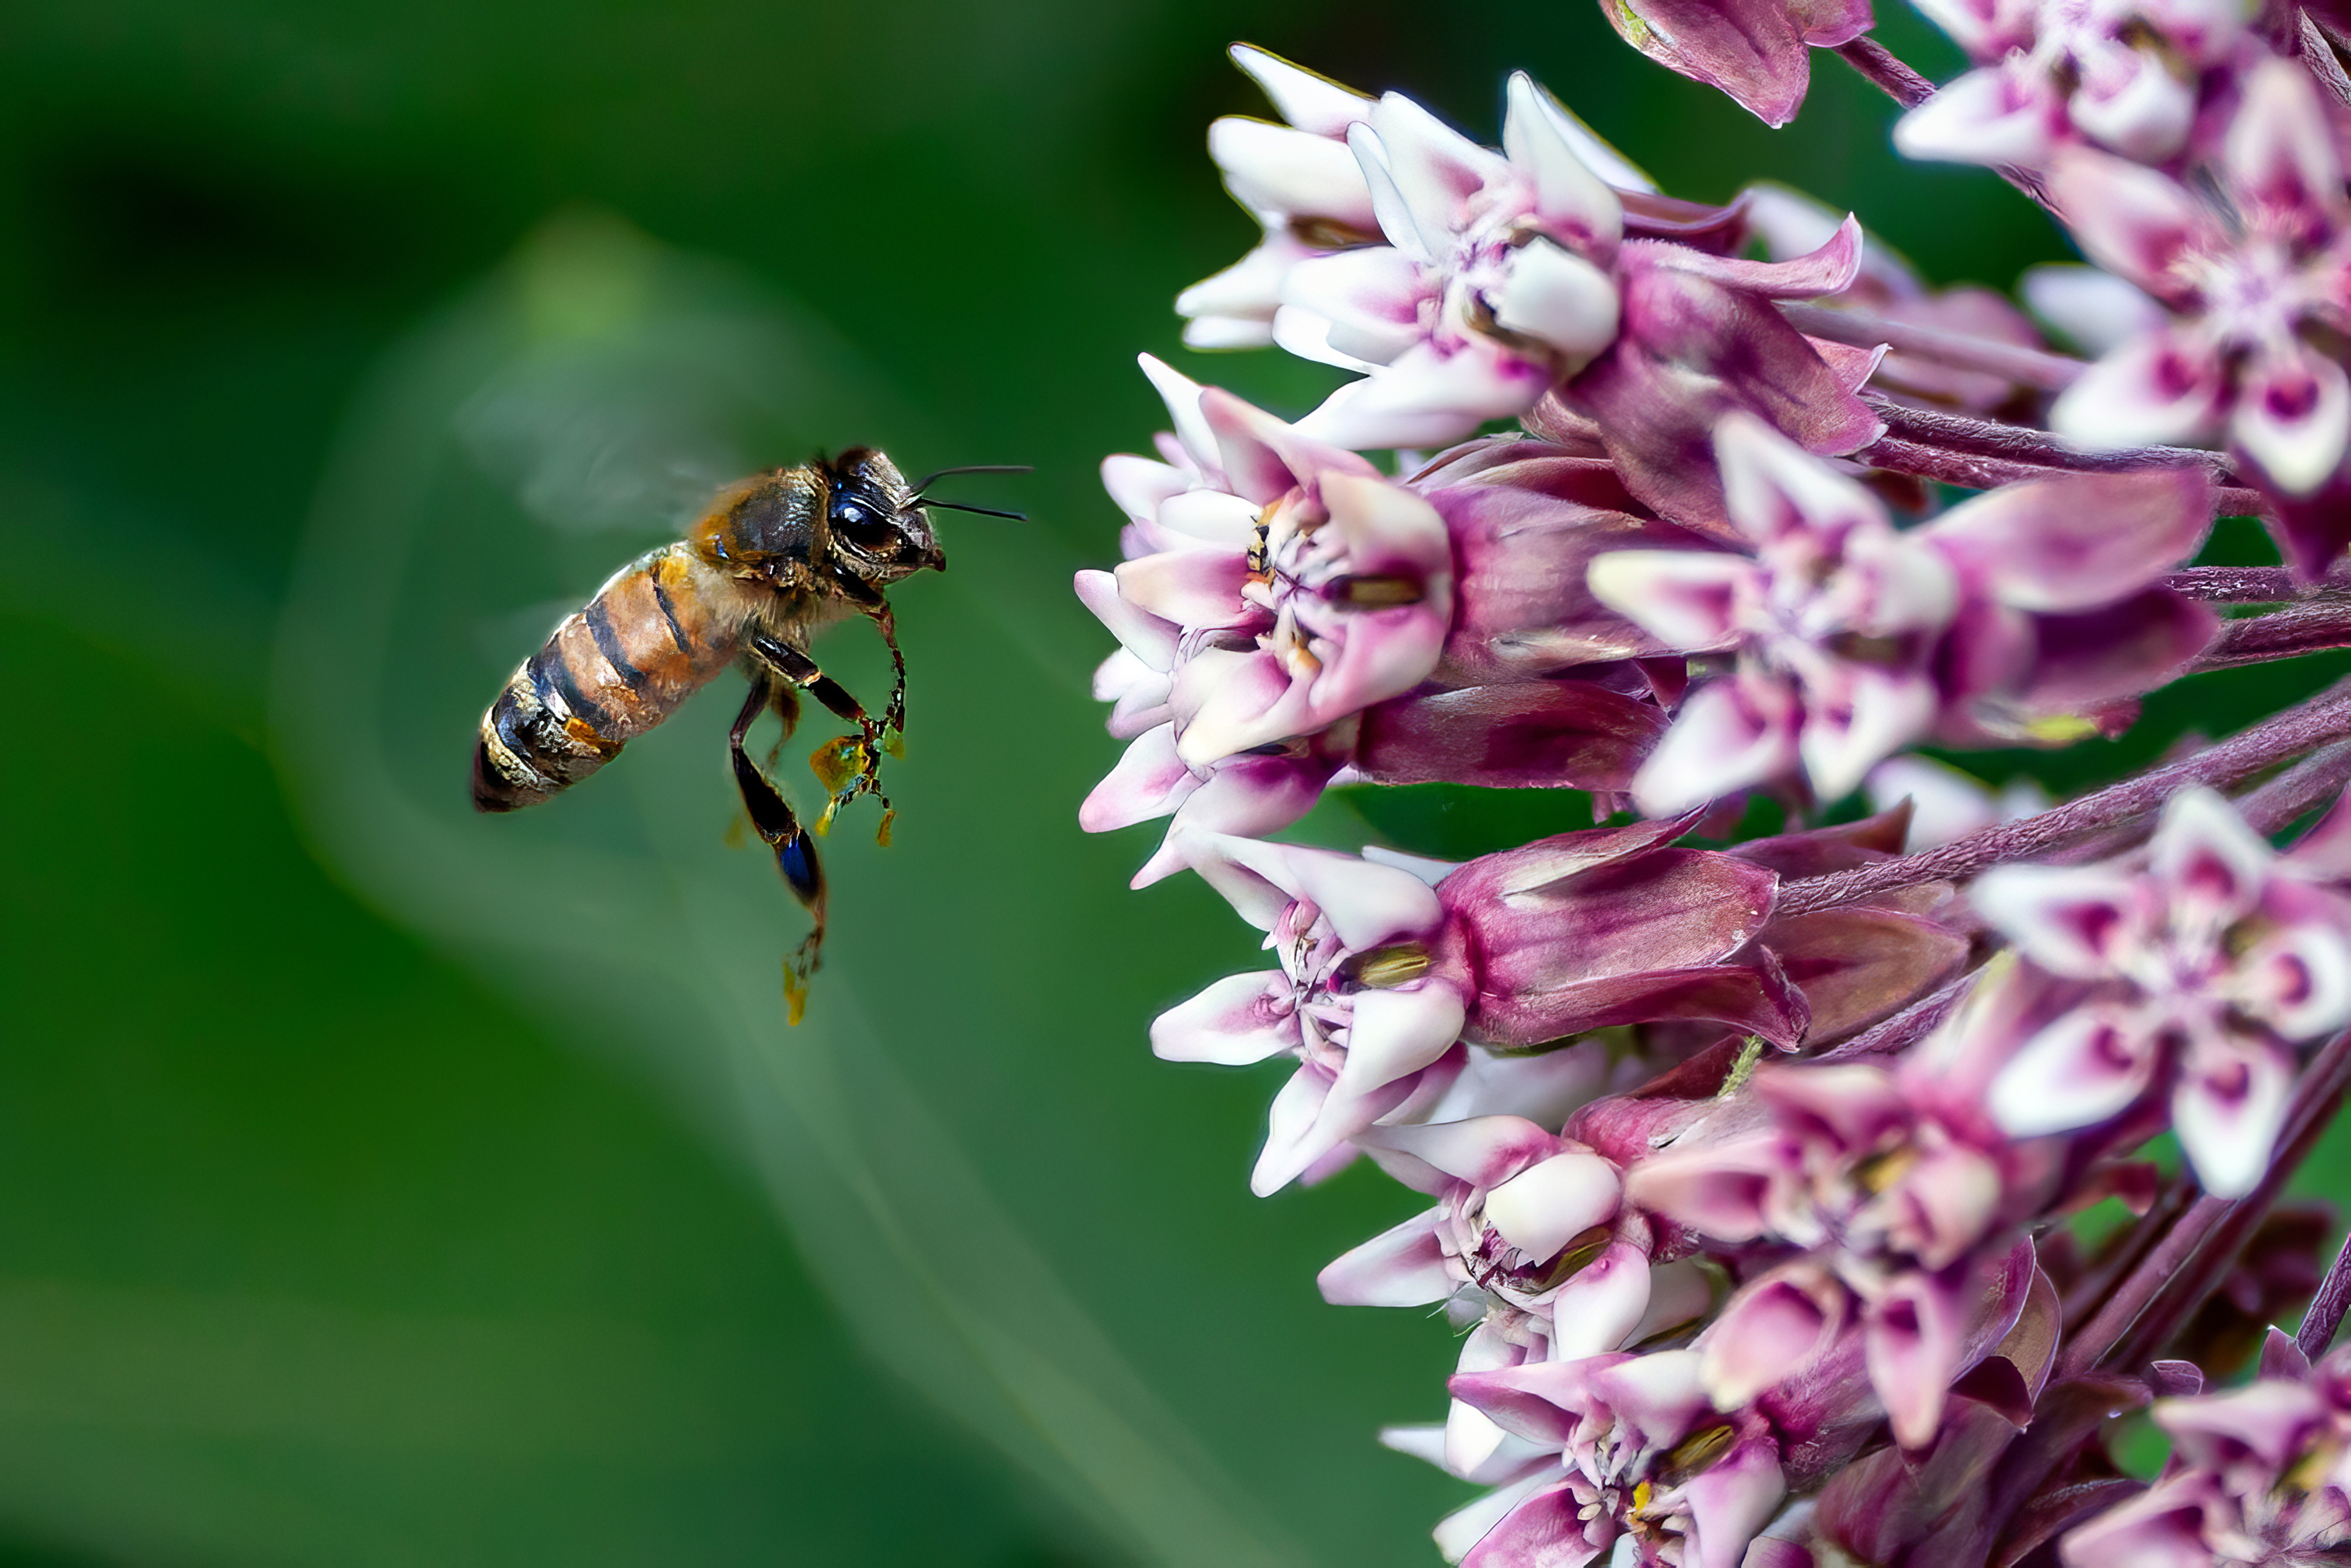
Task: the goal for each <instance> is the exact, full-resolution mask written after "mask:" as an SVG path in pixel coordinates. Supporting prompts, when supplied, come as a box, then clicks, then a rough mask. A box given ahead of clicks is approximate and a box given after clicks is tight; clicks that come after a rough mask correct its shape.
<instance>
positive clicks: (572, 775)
mask: <svg viewBox="0 0 2351 1568" xmlns="http://www.w3.org/2000/svg"><path fill="white" fill-rule="evenodd" d="M732 588H733V585H732V583H731V582H730V581H728V580H726V579H724V578H723V577H721V576H720V575H719V574H717V573H716V572H715V571H713V570H712V569H711V568H709V567H708V566H706V565H705V564H704V563H703V562H702V561H700V560H699V559H696V558H695V556H694V554H693V552H692V551H691V550H689V549H687V548H686V547H685V546H684V545H683V544H673V545H666V546H664V547H663V548H662V549H657V550H654V551H653V552H652V553H651V554H649V555H646V556H644V557H643V558H642V559H638V560H635V561H633V562H632V563H630V564H629V565H628V566H626V567H623V568H622V570H620V571H619V572H618V573H617V574H616V575H614V577H613V578H612V580H611V581H610V582H607V583H606V584H605V585H604V586H603V588H602V589H601V590H600V591H598V592H597V595H596V597H595V598H594V599H591V600H590V601H588V606H587V608H586V609H584V610H581V611H580V612H578V613H576V614H572V615H569V616H566V617H565V618H564V621H563V624H561V625H560V626H558V627H557V628H556V629H555V634H554V635H553V636H551V637H549V639H548V640H547V644H546V646H544V647H542V648H540V649H539V651H538V653H533V654H532V655H531V656H530V657H529V658H528V659H526V660H524V661H523V664H522V667H521V668H520V669H517V671H515V673H514V676H513V678H512V679H510V680H509V681H507V686H506V690H504V691H502V692H500V693H499V694H498V699H497V701H496V702H495V703H492V704H491V705H490V711H489V712H488V713H486V714H484V715H483V716H482V733H481V740H480V743H479V744H478V745H477V746H476V747H475V751H474V804H475V807H476V808H477V809H478V810H484V811H511V810H517V808H519V807H523V806H528V805H533V804H536V803H537V802H538V801H540V800H546V799H547V798H548V797H549V795H552V794H554V793H555V792H556V791H557V790H559V789H563V788H564V787H565V786H567V785H569V784H575V783H577V782H579V781H580V779H585V778H587V777H588V775H590V773H593V772H595V771H596V769H598V768H601V767H603V766H604V764H605V763H607V762H610V761H611V759H612V758H614V757H616V756H618V755H619V754H620V750H621V747H623V746H625V745H627V744H628V743H629V742H630V741H631V740H632V739H634V738H635V737H638V736H640V735H642V734H643V733H644V732H645V731H646V730H649V729H651V728H652V727H653V726H655V725H657V724H659V723H660V722H661V721H662V720H664V719H665V718H667V717H668V716H670V715H671V714H672V713H674V712H675V711H676V709H677V707H678V705H679V704H681V703H683V702H684V701H685V699H686V698H687V697H689V696H691V695H693V694H694V693H695V691H696V690H698V689H699V688H700V687H701V686H702V685H705V683H707V682H708V681H709V680H710V678H711V677H712V676H714V675H716V674H718V672H719V671H721V670H723V669H725V668H726V666H727V665H728V664H730V663H732V662H733V661H734V658H735V651H736V642H737V637H738V635H739V633H740V631H741V626H742V621H741V617H740V615H739V614H735V613H730V612H728V608H727V607H728V605H729V604H730V603H731V600H732V597H733V595H732Z"/></svg>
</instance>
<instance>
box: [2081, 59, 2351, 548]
mask: <svg viewBox="0 0 2351 1568" xmlns="http://www.w3.org/2000/svg"><path fill="white" fill-rule="evenodd" d="M2219 172H2220V176H2221V178H2220V184H2219V189H2218V191H2217V192H2215V193H2210V194H2199V193H2197V192H2195V191H2191V190H2190V189H2189V188H2188V187H2187V186H2184V185H2181V184H2179V183H2177V182H2175V181H2173V180H2171V179H2170V178H2168V176H2166V175H2163V174H2159V173H2157V172H2154V171H2153V170H2149V169H2142V168H2139V167H2137V165H2135V164H2131V163H2127V162H2123V161H2121V160H2119V159H2116V158H2114V157H2111V156H2108V155H2106V154H2103V153H2096V152H2086V151H2080V150H2076V151H2074V152H2069V153H2067V154H2066V155H2065V156H2064V157H2061V158H2059V159H2058V160H2057V161H2056V162H2054V163H2053V164H2052V166H2051V168H2050V173H2049V185H2050V192H2051V194H2052V195H2053V197H2054V198H2055V200H2056V202H2057V204H2058V205H2059V206H2060V207H2062V208H2063V209H2064V213H2065V215H2066V221H2067V223H2068V224H2069V225H2071V226H2072V228H2073V230H2074V235H2076V237H2078V238H2079V239H2080V241H2081V243H2082V246H2083V248H2084V249H2085V251H2087V252H2088V253H2089V255H2090V257H2091V259H2092V260H2094V261H2096V262H2098V263H2099V264H2100V265H2102V266H2104V267H2108V268H2109V269H2111V270H2112V271H2114V272H2116V273H2117V274H2120V275H2121V276H2122V277H2124V278H2126V279H2127V280H2128V281H2129V282H2131V283H2133V284H2136V285H2137V286H2138V287H2140V288H2143V289H2145V290H2146V291H2147V293H2148V294H2150V295H2152V296H2154V297H2155V298H2156V299H2158V301H2160V302H2161V303H2162V305H2163V306H2164V307H2165V308H2167V309H2168V311H2169V312H2170V319H2169V320H2168V322H2167V323H2165V324H2164V325H2163V326H2161V327H2159V328H2158V329H2155V330H2153V331H2151V332H2143V333H2139V334H2137V335H2135V336H2133V337H2132V338H2130V339H2129V340H2127V341H2126V342H2124V343H2123V344H2122V346H2121V347H2119V348H2117V349H2116V350H2113V351H2112V352H2110V353H2108V354H2107V355H2106V356H2105V358H2104V359H2101V360H2099V361H2097V362H2096V363H2095V364H2094V365H2092V366H2091V367H2090V369H2089V370H2088V371H2086V372H2085V373H2084V374H2083V375H2082V377H2081V378H2080V379H2079V380H2077V381H2076V382H2074V384H2073V385H2072V386H2070V387H2068V388H2067V389H2066V390H2065V392H2064V394H2063V395H2062V396H2060V397H2059V398H2058V400H2057V402H2056V404H2055V406H2054V407H2053V409H2052V410H2051V411H2050V419H2051V423H2053V425H2054V426H2055V428H2056V429H2057V431H2058V432H2059V433H2060V434H2064V435H2065V436H2066V437H2068V438H2069V439H2071V440H2074V441H2077V442H2079V443H2081V444H2084V445H2085V446H2091V447H2123V446H2135V445H2149V444H2165V443H2179V442H2192V441H2200V440H2204V439H2207V438H2209V437H2210V436H2213V435H2215V434H2223V433H2225V434H2226V435H2227V437H2228V442H2229V446H2230V450H2231V452H2232V453H2233V454H2235V455H2237V456H2238V457H2239V458H2240V459H2241V460H2242V461H2243V462H2244V463H2246V464H2247V465H2250V466H2251V468H2252V470H2253V471H2254V473H2255V474H2256V476H2258V477H2259V478H2260V479H2261V481H2262V483H2263V484H2264V485H2265V486H2268V487H2270V488H2271V489H2273V490H2274V491H2276V492H2277V493H2279V494H2280V495H2283V496H2285V497H2306V496H2309V495H2312V494H2313V493H2314V492H2315V491H2317V490H2318V489H2319V488H2320V487H2321V486H2324V485H2325V483H2326V482H2327V480H2328V479H2329V478H2330V477H2331V476H2334V475H2335V472H2336V470H2337V469H2338V468H2340V467H2341V466H2342V464H2343V455H2344V451H2345V447H2346V442H2351V379H2346V376H2345V374H2344V371H2343V367H2342V365H2341V364H2340V363H2339V362H2338V361H2337V358H2336V354H2335V350H2332V349H2331V348H2329V347H2327V346H2326V345H2327V344H2328V343H2329V342H2330V341H2332V340H2334V337H2335V334H2338V333H2340V332H2341V331H2342V330H2343V329H2344V328H2345V327H2346V324H2351V318H2346V297H2351V198H2346V195H2345V193H2344V185H2343V168H2342V164H2341V161H2340V159H2339V158H2338V156H2337V154H2336V152H2335V139H2334V133H2333V131H2332V130H2331V128H2330V126H2329V124H2328V120H2327V116H2326V111H2325V108H2324V107H2323V106H2322V105H2321V104H2320V102H2319V99H2318V89H2317V88H2316V87H2315V86H2314V84H2313V83H2312V81H2311V80H2310V78H2309V75H2308V73H2306V72H2305V71H2304V70H2303V69H2302V68H2300V67H2298V66H2296V65H2294V64H2293V63H2292V62H2291V61H2287V60H2282V59H2271V60H2267V61H2264V62H2263V63H2262V65H2261V66H2260V67H2259V68H2257V69H2255V70H2254V71H2253V72H2252V75H2251V76H2250V77H2249V78H2248V79H2247V81H2246V84H2245V96H2244V100H2243V102H2242V103H2241V105H2240V106H2239V107H2238V109H2237V111H2236V116H2235V118H2234V120H2232V121H2231V123H2230V125H2229V128H2228V132H2227V135H2226V137H2225V139H2224V140H2223V141H2222V144H2221V150H2220V171H2219ZM2284 542H2285V543H2286V544H2287V545H2288V547H2289V556H2290V559H2291V560H2292V561H2293V563H2294V565H2296V566H2297V567H2299V568H2300V569H2301V570H2303V571H2304V572H2305V573H2308V574H2315V573H2316V572H2318V571H2319V570H2323V569H2324V567H2325V563H2326V555H2325V554H2324V553H2322V554H2316V555H2314V554H2313V551H2314V549H2316V548H2317V547H2316V545H2315V543H2304V542H2303V541H2299V540H2296V539H2295V538H2293V537H2292V536H2291V534H2290V535H2289V538H2288V539H2287V540H2286V541H2284ZM2334 543H2335V545H2336V546H2338V547H2339V544H2340V540H2339V539H2337V540H2335V541H2334Z"/></svg>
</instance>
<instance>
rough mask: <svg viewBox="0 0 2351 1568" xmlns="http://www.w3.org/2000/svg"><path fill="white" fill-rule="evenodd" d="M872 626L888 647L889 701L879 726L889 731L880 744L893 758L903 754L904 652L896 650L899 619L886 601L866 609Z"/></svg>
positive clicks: (904, 722)
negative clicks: (892, 612) (888, 750)
mask: <svg viewBox="0 0 2351 1568" xmlns="http://www.w3.org/2000/svg"><path fill="white" fill-rule="evenodd" d="M865 613H866V615H867V617H868V618H870V619H871V620H872V622H873V629H874V630H875V631H877V632H881V633H882V645H883V647H885V648H887V649H889V650H890V701H889V703H888V705H887V706H884V707H883V709H882V727H883V729H884V730H886V731H888V732H889V733H888V735H887V737H885V738H884V740H883V745H885V746H887V747H889V748H890V755H891V756H893V757H904V755H906V743H905V735H906V655H905V654H904V653H900V652H899V651H898V618H897V617H896V616H894V615H893V614H891V613H890V607H889V605H887V604H883V605H880V606H878V607H876V608H874V609H871V610H868V611H866V612H865Z"/></svg>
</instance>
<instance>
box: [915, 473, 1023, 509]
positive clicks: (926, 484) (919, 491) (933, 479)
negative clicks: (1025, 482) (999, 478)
mask: <svg viewBox="0 0 2351 1568" xmlns="http://www.w3.org/2000/svg"><path fill="white" fill-rule="evenodd" d="M1035 472H1037V470H1036V469H1034V468H1032V467H1030V466H1029V465H1028V464H1026V463H967V464H965V465H963V466H962V467H960V468H942V469H940V470H939V471H938V472H937V473H935V474H933V475H930V476H927V477H925V479H924V480H923V482H922V483H921V484H919V485H917V486H914V497H913V498H914V499H915V500H917V501H919V500H921V499H922V498H923V492H924V491H925V490H927V489H929V488H930V487H931V486H933V485H935V484H936V483H938V482H939V481H940V480H942V479H944V478H946V476H948V475H950V474H1034V473H1035ZM941 504H942V505H944V504H945V503H941Z"/></svg>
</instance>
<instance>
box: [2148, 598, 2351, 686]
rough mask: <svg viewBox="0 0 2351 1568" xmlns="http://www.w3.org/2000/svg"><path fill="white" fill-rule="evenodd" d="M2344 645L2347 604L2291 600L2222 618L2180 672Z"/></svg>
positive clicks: (2350, 641)
mask: <svg viewBox="0 0 2351 1568" xmlns="http://www.w3.org/2000/svg"><path fill="white" fill-rule="evenodd" d="M2346 647H2351V605H2345V604H2343V603H2341V602H2339V601H2338V602H2333V603H2318V604H2297V605H2294V606H2293V607H2291V608H2289V609H2285V610H2276V611H2273V612H2270V613H2269V614H2267V615H2255V616H2252V617H2249V618H2248V619H2246V620H2243V621H2231V622H2228V623H2227V624H2226V625H2224V626H2222V627H2221V628H2220V635H2219V636H2217V637H2215V638H2213V639H2212V642H2211V643H2210V646H2208V647H2207V648H2206V649H2205V650H2204V652H2203V653H2201V654H2199V655H2198V657H2197V659H2196V662H2195V663H2194V664H2190V665H2189V667H2188V670H2187V672H2186V673H2187V674H2199V673H2200V672H2202V671H2205V670H2229V669H2235V668H2237V667H2238V666H2240V665H2243V664H2268V663H2269V662H2271V661H2272V660H2274V659H2294V658H2299V657H2301V656H2302V655H2303V654H2304V653H2325V652H2326V651H2327V650H2328V649H2330V648H2346Z"/></svg>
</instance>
